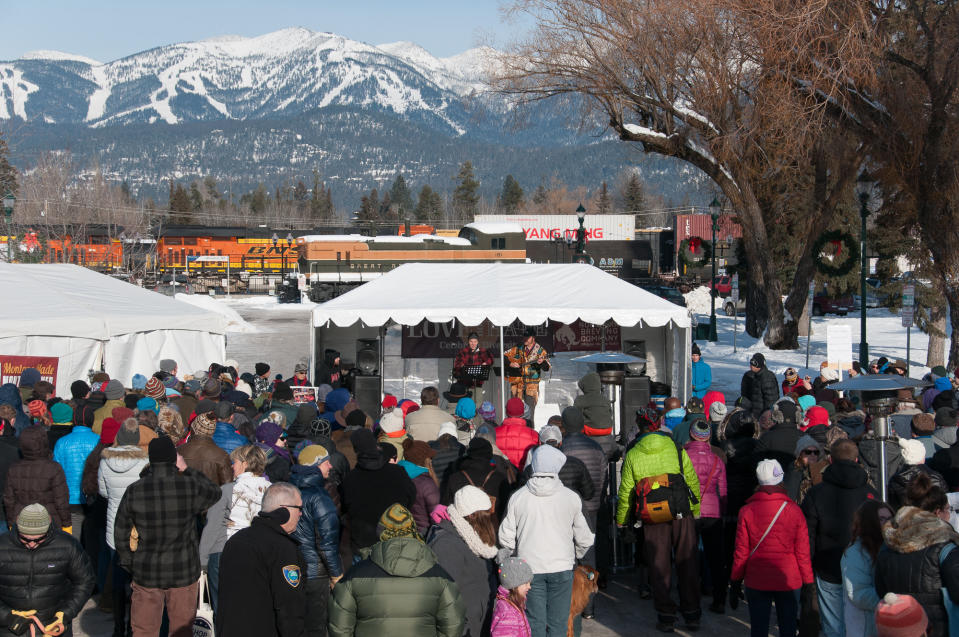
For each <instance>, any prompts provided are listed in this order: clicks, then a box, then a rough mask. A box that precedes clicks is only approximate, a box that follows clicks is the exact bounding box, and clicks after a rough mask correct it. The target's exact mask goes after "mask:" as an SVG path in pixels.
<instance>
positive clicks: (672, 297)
mask: <svg viewBox="0 0 959 637" xmlns="http://www.w3.org/2000/svg"><path fill="white" fill-rule="evenodd" d="M643 289H644V290H646V291H647V292H652V293H653V294H655V295H656V296H658V297H659V298H661V299H666V300H667V301H669V302H670V303H675V304H676V305H679V306H681V307H686V298H685V297H683V293H682V292H680V291H679V290H677V289H676V288H671V287H669V286H668V285H650V286H644V287H643Z"/></svg>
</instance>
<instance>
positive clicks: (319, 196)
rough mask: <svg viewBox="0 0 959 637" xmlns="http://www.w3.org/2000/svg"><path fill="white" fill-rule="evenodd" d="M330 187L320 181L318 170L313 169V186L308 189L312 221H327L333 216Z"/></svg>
mask: <svg viewBox="0 0 959 637" xmlns="http://www.w3.org/2000/svg"><path fill="white" fill-rule="evenodd" d="M332 192H333V191H332V188H326V187H325V185H324V184H323V182H321V181H320V173H319V171H318V170H314V171H313V188H312V189H311V191H310V219H311V220H312V221H314V222H317V221H329V220H331V219H333V217H334V216H335V213H334V210H333V195H332Z"/></svg>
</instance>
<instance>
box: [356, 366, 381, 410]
mask: <svg viewBox="0 0 959 637" xmlns="http://www.w3.org/2000/svg"><path fill="white" fill-rule="evenodd" d="M353 398H355V399H356V402H357V404H359V406H360V409H362V410H363V413H365V414H366V415H367V416H369V417H370V418H372V419H373V420H376V418H377V417H378V416H379V415H380V409H381V407H380V405H381V402H382V399H381V398H380V377H379V376H355V377H354V378H353Z"/></svg>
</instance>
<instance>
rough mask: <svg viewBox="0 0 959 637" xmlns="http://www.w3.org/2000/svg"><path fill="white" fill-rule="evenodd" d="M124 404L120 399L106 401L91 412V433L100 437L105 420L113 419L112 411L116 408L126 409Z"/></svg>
mask: <svg viewBox="0 0 959 637" xmlns="http://www.w3.org/2000/svg"><path fill="white" fill-rule="evenodd" d="M126 406H127V405H126V403H125V402H124V401H123V400H122V399H117V400H108V401H107V402H105V403H103V406H102V407H100V408H99V409H97V410H96V411H95V412H93V427H92V429H93V433H95V434H96V435H98V436H99V435H100V433H101V432H102V431H103V421H104V420H105V419H106V418H113V410H114V409H115V408H116V407H126Z"/></svg>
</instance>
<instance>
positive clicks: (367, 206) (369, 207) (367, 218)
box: [357, 188, 380, 223]
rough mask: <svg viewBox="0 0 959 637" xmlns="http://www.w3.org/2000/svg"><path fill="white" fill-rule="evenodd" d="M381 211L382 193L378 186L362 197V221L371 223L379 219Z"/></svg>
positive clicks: (360, 216)
mask: <svg viewBox="0 0 959 637" xmlns="http://www.w3.org/2000/svg"><path fill="white" fill-rule="evenodd" d="M379 212H380V195H379V193H378V192H377V191H376V188H374V189H373V190H371V191H370V194H368V195H366V196H364V197H363V198H362V199H360V210H359V214H358V215H357V216H358V217H359V221H360V223H370V222H375V221H377V219H378V217H379Z"/></svg>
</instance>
